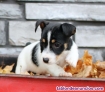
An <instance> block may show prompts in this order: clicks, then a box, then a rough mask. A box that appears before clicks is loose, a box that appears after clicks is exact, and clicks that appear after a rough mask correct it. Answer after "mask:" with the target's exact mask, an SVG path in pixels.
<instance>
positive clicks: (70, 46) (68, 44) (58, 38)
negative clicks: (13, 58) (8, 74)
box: [15, 20, 78, 76]
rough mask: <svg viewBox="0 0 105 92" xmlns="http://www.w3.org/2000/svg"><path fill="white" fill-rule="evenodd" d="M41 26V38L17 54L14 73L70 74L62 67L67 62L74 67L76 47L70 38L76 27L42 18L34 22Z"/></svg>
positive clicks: (76, 54) (76, 57)
mask: <svg viewBox="0 0 105 92" xmlns="http://www.w3.org/2000/svg"><path fill="white" fill-rule="evenodd" d="M39 25H40V28H41V31H42V33H41V39H40V41H37V42H35V43H32V44H30V45H28V46H26V47H25V48H24V49H23V50H22V52H21V53H20V55H19V56H18V60H17V66H16V71H15V72H16V74H21V73H24V72H26V71H32V72H35V73H38V74H50V75H51V76H72V74H71V73H67V72H65V71H64V69H63V67H64V66H65V65H66V64H69V65H71V66H73V67H76V65H77V61H78V48H77V45H76V44H75V43H74V41H73V40H72V39H71V38H70V37H71V36H72V35H74V34H75V32H76V27H75V26H73V25H71V24H68V23H63V24H60V23H52V22H47V21H44V20H39V21H37V22H36V28H35V32H36V30H37V27H38V26H39Z"/></svg>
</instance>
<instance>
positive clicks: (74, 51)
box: [65, 43, 79, 67]
mask: <svg viewBox="0 0 105 92" xmlns="http://www.w3.org/2000/svg"><path fill="white" fill-rule="evenodd" d="M78 58H79V54H78V48H77V45H76V44H75V43H73V46H72V47H71V50H70V52H69V54H68V55H67V57H66V59H65V60H66V62H67V63H68V64H69V65H71V66H73V67H76V65H77V62H78Z"/></svg>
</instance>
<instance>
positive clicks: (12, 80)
mask: <svg viewBox="0 0 105 92" xmlns="http://www.w3.org/2000/svg"><path fill="white" fill-rule="evenodd" d="M16 59H17V58H16V57H15V56H0V65H3V64H4V66H5V65H6V64H7V63H8V62H10V61H12V60H14V62H16V61H15V60H16ZM10 63H12V62H10ZM104 88H105V79H99V78H70V77H47V76H29V75H16V74H0V92H59V91H62V92H66V91H69V92H73V91H76V92H89V91H92V92H105V91H104Z"/></svg>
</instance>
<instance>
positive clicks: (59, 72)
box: [47, 64, 72, 76]
mask: <svg viewBox="0 0 105 92" xmlns="http://www.w3.org/2000/svg"><path fill="white" fill-rule="evenodd" d="M47 72H48V73H49V74H51V75H52V76H72V74H71V73H67V72H65V71H64V69H63V68H62V67H60V66H58V65H56V64H53V65H48V70H47Z"/></svg>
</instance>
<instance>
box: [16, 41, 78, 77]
mask: <svg viewBox="0 0 105 92" xmlns="http://www.w3.org/2000/svg"><path fill="white" fill-rule="evenodd" d="M37 43H39V41H37V42H35V43H32V44H30V45H28V46H26V47H25V48H24V49H23V50H22V52H21V53H20V55H19V57H18V60H17V66H16V71H15V72H16V74H21V73H24V72H26V71H32V72H35V73H38V74H51V75H52V76H72V75H71V73H66V72H65V71H64V69H63V67H64V65H65V64H67V63H69V64H70V65H72V66H74V67H75V66H76V64H77V61H78V49H77V46H76V44H75V43H73V45H72V47H71V49H70V51H64V52H63V53H62V54H61V55H60V56H58V58H57V59H54V60H55V61H53V63H51V64H46V63H44V62H43V60H42V56H43V55H42V54H41V53H40V45H39V47H38V51H37V57H38V64H39V66H36V65H35V64H34V63H33V62H32V60H31V57H32V56H31V55H32V49H33V48H34V46H35V45H36V44H37ZM65 60H66V62H65Z"/></svg>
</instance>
